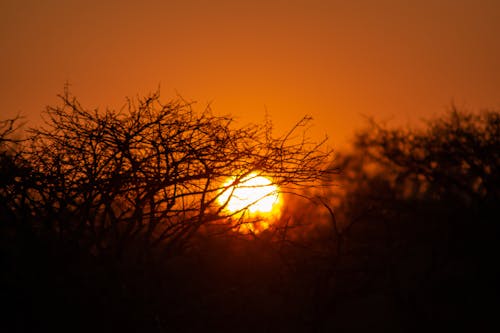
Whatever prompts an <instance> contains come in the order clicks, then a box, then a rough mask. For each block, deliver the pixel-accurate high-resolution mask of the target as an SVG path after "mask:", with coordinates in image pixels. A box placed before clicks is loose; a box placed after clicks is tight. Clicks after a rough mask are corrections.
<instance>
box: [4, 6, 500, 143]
mask: <svg viewBox="0 0 500 333" xmlns="http://www.w3.org/2000/svg"><path fill="white" fill-rule="evenodd" d="M66 81H69V82H70V83H71V85H72V88H71V89H72V91H73V92H74V93H75V94H76V95H77V96H78V97H79V98H80V100H81V102H82V104H84V105H86V106H89V107H97V106H101V107H105V106H111V107H116V108H119V107H121V106H122V105H123V104H124V102H125V96H136V95H137V94H144V93H147V92H149V91H152V90H155V89H156V88H157V87H158V85H161V91H162V95H163V96H164V97H165V98H170V97H175V95H176V94H177V93H179V94H181V95H182V96H183V97H185V98H188V99H193V100H197V101H198V102H199V103H200V104H201V105H204V104H206V103H207V102H212V107H213V108H214V110H215V111H216V112H218V113H224V114H226V113H231V114H233V115H235V116H236V117H237V118H238V119H239V120H240V121H241V122H243V123H245V122H249V121H261V120H263V119H264V114H265V110H266V109H267V110H268V112H269V114H270V115H271V117H272V119H273V120H274V121H275V123H276V125H277V130H278V131H280V130H284V129H286V128H288V127H289V126H291V124H292V123H293V122H294V121H295V120H298V119H299V118H300V117H301V116H302V115H304V114H311V115H313V116H314V118H315V127H314V128H313V130H314V131H315V133H317V134H320V135H321V134H324V133H327V134H328V135H329V136H330V137H331V139H332V145H333V146H334V147H335V146H338V145H341V144H342V143H343V142H345V139H346V137H348V136H349V135H350V134H351V132H352V130H353V129H354V128H357V127H359V125H360V123H362V122H363V117H362V115H376V116H377V117H379V118H381V119H385V120H387V119H394V120H393V121H395V122H398V123H406V122H408V121H415V120H418V119H420V118H422V117H425V116H428V115H432V114H434V113H437V112H441V111H443V110H444V109H446V107H447V106H449V105H450V104H451V102H452V101H454V102H455V103H456V104H457V105H458V106H464V105H465V106H467V107H469V108H472V109H480V108H484V107H493V108H498V107H500V94H499V91H500V89H499V88H500V1H498V0H491V1H487V0H432V1H430V0H420V1H411V0H407V1H403V0H401V1H387V0H374V1H354V0H353V1H345V0H343V1H334V0H332V1H327V0H324V1H320V0H295V1H294V0H288V1H273V0H265V1H261V0H251V1H238V0H232V1H231V0H226V1H218V0H207V1H202V0H178V1H168V0H165V1H152V0H142V1H127V0H121V1H103V0H100V1H95V0H82V1H80V0H78V1H72V0H43V1H41V0H25V1H18V0H0V110H1V115H2V117H4V116H9V115H12V114H15V113H17V112H21V113H22V114H24V115H27V116H28V118H29V119H30V121H32V124H33V122H36V121H37V119H38V115H39V112H40V111H41V110H42V109H43V108H44V106H45V105H47V104H54V103H55V102H56V101H57V99H56V97H55V96H56V94H58V93H60V92H61V91H62V89H63V85H64V83H65V82H66Z"/></svg>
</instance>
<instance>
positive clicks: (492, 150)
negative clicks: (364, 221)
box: [356, 108, 500, 200]
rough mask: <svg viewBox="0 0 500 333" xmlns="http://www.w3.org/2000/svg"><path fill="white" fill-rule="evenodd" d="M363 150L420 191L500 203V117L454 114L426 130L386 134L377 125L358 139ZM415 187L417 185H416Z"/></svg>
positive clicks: (486, 113) (496, 114)
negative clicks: (491, 200)
mask: <svg viewBox="0 0 500 333" xmlns="http://www.w3.org/2000/svg"><path fill="white" fill-rule="evenodd" d="M356 146H357V148H358V149H361V150H363V151H364V152H365V153H366V154H367V155H369V156H370V157H371V158H373V159H374V160H376V161H377V162H379V163H382V164H383V165H386V166H388V167H389V169H390V170H392V171H393V172H395V173H397V181H400V182H403V181H404V180H413V181H415V182H416V183H418V184H419V186H420V187H421V188H420V190H421V191H424V192H426V193H428V194H429V193H431V192H432V193H434V194H435V195H437V196H439V195H444V194H445V193H447V194H451V193H452V192H453V193H455V195H460V196H462V197H463V198H464V199H465V200H471V199H481V198H487V197H496V198H498V197H499V194H500V193H499V192H498V189H499V184H500V178H499V174H500V173H499V171H500V113H499V112H498V111H491V110H490V111H483V112H479V113H473V112H466V111H460V110H457V109H456V108H453V109H452V110H450V111H449V112H448V113H447V114H446V115H445V116H443V117H440V118H437V119H434V120H431V121H428V122H427V126H426V127H425V128H423V129H402V128H386V127H384V126H381V125H379V124H376V123H375V122H372V126H371V128H370V129H369V130H366V131H364V132H362V133H360V135H358V137H357V140H356ZM415 182H414V183H415Z"/></svg>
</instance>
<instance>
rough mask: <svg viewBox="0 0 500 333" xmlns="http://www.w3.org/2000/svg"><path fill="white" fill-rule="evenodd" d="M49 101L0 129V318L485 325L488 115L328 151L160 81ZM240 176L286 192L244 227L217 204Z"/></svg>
mask: <svg viewBox="0 0 500 333" xmlns="http://www.w3.org/2000/svg"><path fill="white" fill-rule="evenodd" d="M61 101H62V105H61V106H58V107H49V108H48V109H47V111H46V112H45V113H44V117H45V125H43V126H41V127H38V128H35V129H31V130H26V131H24V132H23V131H21V130H22V128H21V129H19V126H20V119H18V118H17V119H11V120H5V121H3V122H2V123H1V124H0V172H1V177H0V182H1V183H0V216H1V225H0V228H1V229H0V237H1V238H0V251H1V252H0V254H1V265H2V270H1V277H0V284H1V295H2V303H3V304H4V310H2V321H1V322H2V323H1V325H2V326H1V328H2V331H5V332H54V331H71V332H75V331H76V332H90V331H91V332H105V331H113V332H205V331H214V332H330V331H336V332H353V331H365V330H370V331H380V332H421V331H424V330H425V331H427V330H431V329H435V328H439V329H443V330H446V331H450V330H452V329H458V328H462V329H463V328H466V329H470V330H474V331H480V332H485V331H488V330H491V331H493V330H494V329H495V328H497V327H496V326H498V325H497V324H496V322H495V321H496V319H495V317H496V310H497V309H498V307H499V305H500V304H499V301H498V300H499V296H500V295H499V292H498V291H499V290H498V281H499V277H500V276H499V269H498V264H497V261H498V260H497V253H500V251H499V249H498V248H499V224H498V223H499V221H500V219H499V215H500V214H499V213H498V209H497V208H498V205H499V203H500V200H499V199H500V198H499V196H500V187H499V185H500V180H499V177H500V173H499V168H500V113H499V112H497V111H484V112H481V113H472V112H464V111H459V110H456V109H452V110H451V111H449V112H448V113H447V114H445V115H443V116H442V117H441V118H437V119H434V120H431V121H429V122H428V123H427V124H426V126H425V127H424V128H422V129H402V128H390V127H385V126H381V125H380V124H377V123H376V122H373V123H372V124H371V125H370V126H369V127H368V128H366V129H365V130H363V131H360V132H359V134H358V135H357V136H356V139H355V144H354V147H355V148H354V149H353V150H352V151H351V152H349V153H347V154H338V155H337V156H336V158H335V159H334V160H333V161H332V159H331V157H332V154H331V152H330V151H328V150H327V149H324V148H323V146H324V145H323V143H322V142H320V143H314V142H310V141H309V140H308V139H307V136H305V133H304V131H303V129H305V128H306V125H307V123H308V118H304V119H303V120H301V121H300V122H299V123H298V124H297V126H295V127H294V128H293V129H292V130H291V131H290V133H288V134H286V135H284V136H281V137H277V138H276V137H274V136H273V133H272V124H271V123H269V122H267V123H265V124H264V125H251V126H247V127H243V128H234V126H233V123H232V119H231V117H221V116H216V115H214V114H213V113H212V112H211V111H210V110H205V111H203V112H196V111H195V110H193V108H192V105H191V104H190V103H188V102H186V101H183V100H177V101H172V102H169V103H166V104H162V103H161V102H160V99H159V96H158V94H153V95H151V96H149V97H147V98H144V99H140V100H137V101H130V102H129V104H128V105H127V107H126V108H124V109H123V110H121V111H120V112H116V111H112V110H107V111H99V112H98V111H88V110H86V109H84V108H83V107H82V106H81V105H80V104H79V103H78V102H77V100H76V99H74V98H73V97H72V96H70V95H69V94H68V93H65V94H64V95H62V96H61ZM255 171H257V172H259V173H260V174H262V175H266V176H269V177H272V179H273V180H274V181H275V183H276V184H277V185H279V186H280V188H281V189H282V190H283V191H284V192H286V193H285V195H286V198H285V200H286V203H287V204H286V206H285V208H284V211H283V214H282V216H281V218H280V220H279V221H277V222H276V223H275V224H274V225H273V226H272V227H271V228H270V229H268V230H265V231H263V232H261V233H258V234H252V233H249V234H241V233H238V232H235V231H234V228H235V227H237V226H238V224H242V223H251V222H258V221H256V220H250V219H248V218H245V216H246V217H248V216H247V215H243V218H241V214H231V213H227V212H226V211H225V210H224V209H223V207H220V205H219V204H217V202H216V200H217V197H218V196H219V195H220V193H221V191H222V190H224V189H225V188H224V187H223V185H221V184H223V183H224V180H225V179H227V177H229V176H237V177H236V178H235V180H234V184H237V183H238V182H239V181H240V180H241V179H242V178H243V177H245V176H247V175H248V174H250V173H251V172H255Z"/></svg>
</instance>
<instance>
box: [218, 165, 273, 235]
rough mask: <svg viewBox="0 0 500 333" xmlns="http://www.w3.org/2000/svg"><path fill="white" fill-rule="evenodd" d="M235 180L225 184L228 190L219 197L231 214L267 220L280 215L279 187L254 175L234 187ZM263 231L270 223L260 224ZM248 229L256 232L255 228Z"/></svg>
mask: <svg viewBox="0 0 500 333" xmlns="http://www.w3.org/2000/svg"><path fill="white" fill-rule="evenodd" d="M234 182H235V178H234V177H233V178H230V179H229V180H228V181H226V183H225V184H224V187H225V188H226V189H225V190H224V192H223V193H222V194H221V195H220V196H219V197H218V200H217V201H218V202H219V204H220V205H225V209H226V211H228V212H231V213H239V212H241V213H247V214H249V215H250V216H261V217H265V218H267V219H271V218H275V217H277V216H278V215H279V211H280V205H281V196H280V194H279V192H278V187H277V186H276V185H274V184H273V183H272V181H271V180H270V179H268V178H266V177H263V176H259V175H257V174H256V173H252V174H250V175H248V176H246V177H244V178H242V179H241V180H240V181H239V182H238V184H236V185H232V184H233V183H234ZM260 224H261V227H263V228H262V229H267V227H268V221H267V222H264V223H262V222H261V223H260ZM247 229H250V230H252V231H253V230H254V228H253V227H250V228H249V227H247Z"/></svg>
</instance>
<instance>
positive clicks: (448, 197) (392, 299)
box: [323, 108, 500, 331]
mask: <svg viewBox="0 0 500 333" xmlns="http://www.w3.org/2000/svg"><path fill="white" fill-rule="evenodd" d="M499 151H500V113H499V112H498V111H495V110H489V111H483V112H477V113H474V112H467V111H463V110H458V109H456V108H452V109H451V110H450V111H449V112H448V113H446V114H445V115H442V116H440V117H437V118H435V119H432V120H430V121H427V123H426V125H425V126H423V127H420V128H401V127H388V126H385V125H381V124H380V123H377V122H375V121H371V122H370V126H369V127H368V128H366V129H364V130H362V131H360V132H359V133H358V135H357V137H356V140H355V150H354V151H353V152H351V153H350V154H346V155H345V156H344V157H343V158H339V159H338V161H337V164H338V166H339V167H340V168H341V169H342V170H343V171H342V172H341V174H340V175H339V176H338V177H336V179H337V181H338V182H339V183H340V184H342V186H341V188H342V192H343V193H341V194H340V198H341V200H340V201H339V204H338V205H337V206H336V207H335V208H336V216H337V219H339V220H340V221H344V220H345V221H348V222H349V223H350V224H349V229H348V230H347V232H345V234H344V239H345V251H344V261H343V263H341V264H340V265H339V266H338V267H337V269H336V271H343V272H344V273H342V274H341V275H344V277H345V276H347V277H349V278H350V280H349V281H350V283H349V284H347V285H346V286H344V287H343V289H344V290H346V289H349V288H352V289H351V290H353V291H354V293H353V294H351V296H350V298H349V299H350V300H351V301H352V300H353V299H356V298H358V299H364V300H366V299H370V297H372V295H383V296H378V297H383V298H379V301H378V302H380V303H378V305H379V306H382V305H381V304H384V305H383V306H385V307H387V308H389V309H394V310H391V311H393V312H390V314H389V315H388V316H396V317H398V318H401V319H402V320H403V321H402V324H404V325H408V324H410V326H403V327H402V328H401V329H402V330H403V331H413V330H415V331H421V330H422V329H424V328H427V327H428V325H434V326H435V327H443V328H445V327H446V328H447V329H449V328H450V327H457V328H458V327H471V328H472V327H475V325H476V324H475V323H477V321H478V320H479V319H480V318H481V320H482V322H483V325H484V327H491V325H492V324H493V319H492V318H494V317H493V316H494V314H493V313H492V310H491V309H490V308H489V307H487V306H486V304H489V303H495V304H498V301H497V299H495V297H496V296H494V295H498V291H499V289H498V285H497V282H496V281H498V277H499V276H500V272H499V270H498V268H497V265H496V264H495V262H496V260H497V259H496V255H495V254H496V253H498V250H499V249H498V238H499V237H500V228H499V225H498V220H499V217H500V216H499V214H498V208H497V207H498V203H499V202H500V196H499V191H498V189H499V188H500V179H499V176H498V175H499V174H498V171H499V168H500V155H499ZM334 194H335V193H332V194H331V195H330V197H331V198H333V197H334ZM345 266H347V267H349V269H352V275H349V273H348V271H347V270H344V267H345ZM356 272H357V273H359V274H356ZM359 277H361V278H359ZM323 295H328V292H324V293H323ZM328 297H329V300H330V302H332V304H334V303H335V302H338V300H339V299H341V297H340V296H339V294H338V293H337V294H331V293H330V295H329V296H327V298H328ZM358 311H359V312H361V311H363V310H362V309H358ZM351 319H352V318H351ZM417 322H418V324H415V323H417Z"/></svg>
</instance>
